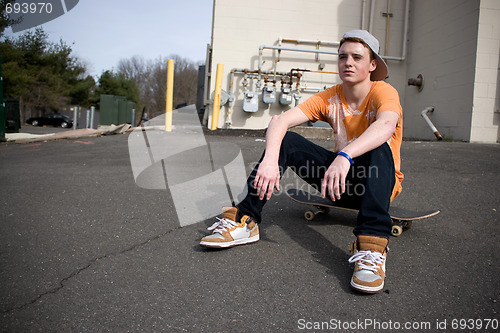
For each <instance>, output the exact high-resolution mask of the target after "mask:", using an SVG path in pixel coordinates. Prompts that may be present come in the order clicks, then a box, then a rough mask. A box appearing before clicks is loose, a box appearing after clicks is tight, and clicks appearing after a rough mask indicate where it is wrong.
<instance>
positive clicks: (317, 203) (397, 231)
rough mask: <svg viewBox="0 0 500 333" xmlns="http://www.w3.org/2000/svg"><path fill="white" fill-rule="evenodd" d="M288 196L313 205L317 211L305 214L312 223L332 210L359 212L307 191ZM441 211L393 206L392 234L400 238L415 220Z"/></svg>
mask: <svg viewBox="0 0 500 333" xmlns="http://www.w3.org/2000/svg"><path fill="white" fill-rule="evenodd" d="M286 194H287V195H288V196H289V197H290V199H292V200H293V201H296V202H298V203H300V204H303V205H311V206H313V207H314V208H316V210H307V211H306V212H305V213H304V217H305V218H306V220H308V221H312V220H313V219H314V218H315V217H316V215H318V214H327V213H328V212H329V211H330V208H334V209H341V210H347V211H352V212H357V211H358V210H356V209H352V208H346V207H342V206H339V205H337V204H336V203H335V202H333V201H332V200H330V199H329V198H324V199H323V198H322V197H320V196H319V195H315V194H311V193H309V192H307V191H303V190H298V189H289V190H287V191H286ZM439 213H440V211H439V210H428V211H421V212H418V211H414V210H409V209H404V208H399V207H394V206H391V207H390V208H389V215H391V218H392V231H391V234H392V235H393V236H395V237H398V236H400V235H401V234H402V233H403V231H404V230H408V229H410V227H411V225H412V222H413V221H415V220H420V219H425V218H427V217H431V216H434V215H437V214H439Z"/></svg>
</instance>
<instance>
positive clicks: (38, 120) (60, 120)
mask: <svg viewBox="0 0 500 333" xmlns="http://www.w3.org/2000/svg"><path fill="white" fill-rule="evenodd" d="M26 123H28V124H31V125H33V126H44V125H51V126H55V127H57V126H59V127H63V128H68V127H71V126H73V119H71V118H70V117H68V116H66V115H64V114H59V113H52V114H44V115H43V116H41V117H32V118H29V119H28V120H26Z"/></svg>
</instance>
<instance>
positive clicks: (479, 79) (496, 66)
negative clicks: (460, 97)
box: [470, 0, 500, 142]
mask: <svg viewBox="0 0 500 333" xmlns="http://www.w3.org/2000/svg"><path fill="white" fill-rule="evenodd" d="M478 30H479V31H478V41H477V53H476V59H477V61H476V76H475V80H474V104H473V108H472V109H473V112H472V128H471V137H470V141H472V142H498V141H499V139H500V135H499V134H500V132H499V125H500V105H499V104H500V82H499V81H500V71H499V70H500V63H499V59H500V53H499V50H500V1H497V0H481V6H480V12H479V29H478Z"/></svg>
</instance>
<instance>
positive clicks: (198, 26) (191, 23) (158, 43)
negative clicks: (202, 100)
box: [5, 0, 213, 77]
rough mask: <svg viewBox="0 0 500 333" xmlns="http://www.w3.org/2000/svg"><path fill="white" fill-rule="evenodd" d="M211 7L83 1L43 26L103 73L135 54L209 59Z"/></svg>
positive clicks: (186, 0) (208, 3)
mask: <svg viewBox="0 0 500 333" xmlns="http://www.w3.org/2000/svg"><path fill="white" fill-rule="evenodd" d="M212 7H213V0H163V1H162V0H142V1H132V0H80V1H79V2H78V4H77V5H76V6H75V7H74V8H73V9H72V10H70V11H68V12H67V13H66V14H64V15H62V16H60V17H58V18H56V19H54V20H52V21H50V22H47V23H45V24H42V25H41V27H43V29H44V30H45V32H46V33H48V34H49V37H50V40H52V41H54V42H58V41H59V40H60V39H62V40H63V41H65V42H66V43H67V44H68V45H70V46H71V48H72V49H73V55H74V56H77V57H78V58H79V59H81V60H82V61H83V62H84V63H85V64H86V67H87V68H88V74H90V75H92V76H94V77H98V76H100V75H101V74H102V73H103V72H104V71H106V70H112V69H116V68H117V65H118V62H119V60H120V59H129V58H131V57H132V56H134V55H138V56H142V57H143V58H144V59H146V60H154V59H157V58H159V57H162V58H167V57H168V56H169V55H173V54H176V55H179V56H181V57H183V58H186V59H189V60H191V61H193V62H195V63H197V62H200V61H201V62H205V56H206V50H207V44H209V43H210V38H211V33H212ZM33 29H34V28H33ZM23 32H25V31H21V32H18V33H13V32H12V29H11V28H8V29H6V31H5V34H6V35H7V36H11V37H17V36H19V35H21V34H22V33H23Z"/></svg>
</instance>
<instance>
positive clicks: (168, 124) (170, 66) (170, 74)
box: [165, 59, 174, 132]
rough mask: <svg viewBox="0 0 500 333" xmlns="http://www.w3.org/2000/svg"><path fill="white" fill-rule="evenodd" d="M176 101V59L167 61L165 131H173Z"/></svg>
mask: <svg viewBox="0 0 500 333" xmlns="http://www.w3.org/2000/svg"><path fill="white" fill-rule="evenodd" d="M173 101H174V60H173V59H169V60H168V63H167V105H166V107H165V131H167V132H172V104H173Z"/></svg>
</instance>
